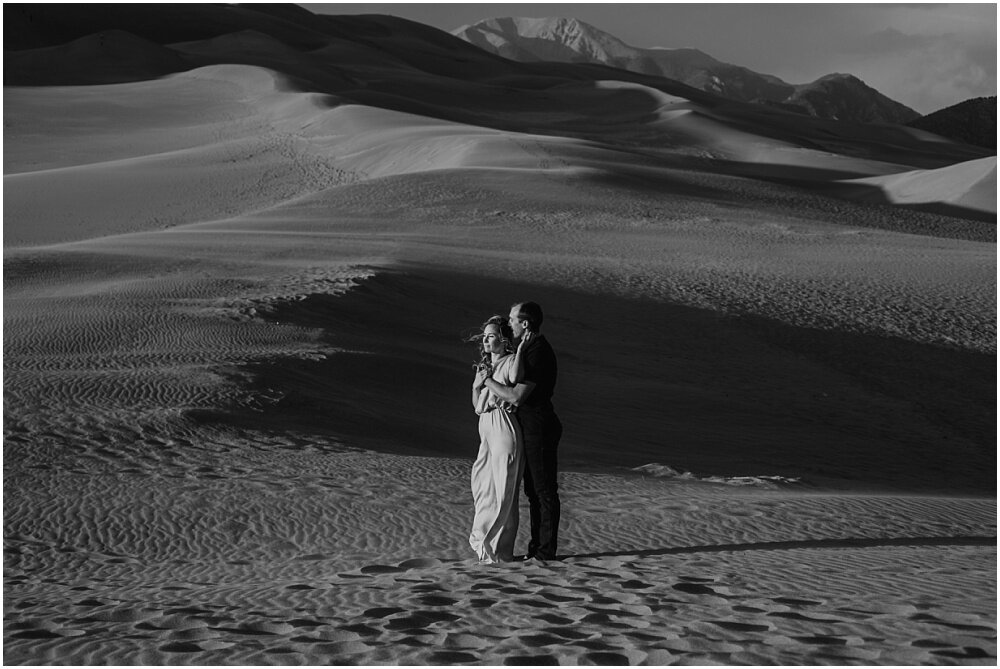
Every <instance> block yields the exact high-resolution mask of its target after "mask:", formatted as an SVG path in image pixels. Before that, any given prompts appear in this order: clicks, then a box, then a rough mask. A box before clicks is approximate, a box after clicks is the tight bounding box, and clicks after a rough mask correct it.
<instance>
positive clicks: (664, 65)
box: [453, 18, 920, 123]
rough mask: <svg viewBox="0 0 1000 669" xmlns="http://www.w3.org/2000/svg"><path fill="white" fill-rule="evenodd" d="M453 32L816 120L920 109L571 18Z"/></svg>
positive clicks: (868, 91)
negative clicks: (636, 39)
mask: <svg viewBox="0 0 1000 669" xmlns="http://www.w3.org/2000/svg"><path fill="white" fill-rule="evenodd" d="M453 34H454V35H456V36H458V37H461V38H462V39H464V40H467V41H469V42H470V43H472V44H475V45H476V46H478V47H480V48H482V49H485V50H487V51H490V52H492V53H496V54H497V55H500V56H504V57H505V58H510V59H511V60H517V61H520V62H537V61H555V62H563V63H597V64H601V65H607V66H610V67H615V68H618V69H622V70H629V71H632V72H639V73H642V74H650V75H654V76H660V77H666V78H668V79H674V80H676V81H680V82H682V83H685V84H687V85H688V86H691V87H693V88H697V89H700V90H703V91H708V92H710V93H714V94H716V95H720V96H722V97H726V98H730V99H732V100H739V101H741V102H754V103H758V104H765V105H770V106H775V107H779V108H781V109H784V110H786V111H793V112H799V113H802V114H808V115H810V116H818V117H820V118H827V119H836V120H840V121H854V122H857V123H907V122H908V121H912V120H914V119H917V118H919V117H920V114H919V113H917V112H915V111H914V110H912V109H910V108H909V107H907V106H905V105H902V104H900V103H898V102H896V101H894V100H891V99H889V98H888V97H886V96H884V95H882V94H881V93H879V92H878V91H876V90H875V89H874V88H871V87H870V86H868V85H866V84H865V83H864V82H863V81H861V80H860V79H858V78H857V77H855V76H852V75H850V74H829V75H826V76H824V77H821V78H819V79H817V80H816V81H814V82H812V83H808V84H801V85H793V84H789V83H786V82H784V81H782V80H781V79H779V78H777V77H775V76H772V75H769V74H759V73H757V72H753V71H752V70H749V69H747V68H745V67H740V66H737V65H732V64H730V63H723V62H721V61H718V60H715V59H714V58H712V57H711V56H709V55H708V54H705V53H703V52H701V51H699V50H697V49H664V48H654V49H643V48H638V47H633V46H629V45H627V44H625V43H624V42H622V41H621V40H619V39H618V38H617V37H614V36H613V35H610V34H608V33H606V32H604V31H602V30H599V29H597V28H595V27H593V26H591V25H588V24H586V23H584V22H582V21H578V20H576V19H566V18H544V19H531V18H494V19H486V20H484V21H480V22H478V23H475V24H473V25H469V26H463V27H461V28H458V29H456V30H455V31H453Z"/></svg>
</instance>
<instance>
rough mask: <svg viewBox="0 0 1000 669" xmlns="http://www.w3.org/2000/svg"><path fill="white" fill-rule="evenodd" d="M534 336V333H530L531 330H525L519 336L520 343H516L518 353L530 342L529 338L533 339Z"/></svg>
mask: <svg viewBox="0 0 1000 669" xmlns="http://www.w3.org/2000/svg"><path fill="white" fill-rule="evenodd" d="M534 336H535V333H534V332H532V331H531V330H525V331H524V334H522V335H521V341H520V342H518V344H517V350H518V351H520V350H521V349H523V348H524V347H525V346H527V345H528V342H530V341H531V338H532V337H534Z"/></svg>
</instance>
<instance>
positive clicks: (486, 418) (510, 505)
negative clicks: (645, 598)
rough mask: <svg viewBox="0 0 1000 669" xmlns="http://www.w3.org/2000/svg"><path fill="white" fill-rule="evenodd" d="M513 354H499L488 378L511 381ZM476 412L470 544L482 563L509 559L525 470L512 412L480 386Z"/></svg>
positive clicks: (509, 382)
mask: <svg viewBox="0 0 1000 669" xmlns="http://www.w3.org/2000/svg"><path fill="white" fill-rule="evenodd" d="M513 361H514V356H513V355H508V356H507V357H505V358H502V359H501V360H500V361H499V362H497V364H496V365H495V366H494V369H493V379H494V380H496V381H497V382H498V383H501V384H504V385H513V383H514V378H513V376H514V369H513V366H512V364H511V363H512V362H513ZM476 413H478V414H479V437H480V443H479V455H478V457H477V458H476V461H475V463H474V464H473V465H472V498H473V501H474V503H475V509H476V511H475V516H474V517H473V520H472V534H471V535H470V536H469V544H470V545H471V546H472V549H473V550H474V551H476V554H477V555H478V556H479V560H480V561H481V562H510V561H511V560H513V559H514V539H515V538H516V536H517V525H518V509H517V495H518V488H519V487H520V485H521V476H522V474H523V473H524V454H523V450H524V448H523V446H522V444H521V428H520V426H519V425H518V422H517V417H516V416H515V415H514V414H511V413H508V412H506V411H504V410H503V409H501V408H499V407H497V398H496V396H495V395H494V394H493V393H491V392H490V391H489V390H487V389H486V388H484V389H483V390H482V391H481V392H480V395H479V401H478V402H477V405H476Z"/></svg>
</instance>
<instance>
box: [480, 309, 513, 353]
mask: <svg viewBox="0 0 1000 669" xmlns="http://www.w3.org/2000/svg"><path fill="white" fill-rule="evenodd" d="M513 339H514V331H513V330H512V329H511V327H510V325H509V324H508V323H507V319H505V318H504V317H503V316H491V317H490V318H489V319H487V321H486V322H485V323H483V335H482V342H483V353H490V354H492V353H509V352H510V351H511V350H512V345H511V342H512V340H513Z"/></svg>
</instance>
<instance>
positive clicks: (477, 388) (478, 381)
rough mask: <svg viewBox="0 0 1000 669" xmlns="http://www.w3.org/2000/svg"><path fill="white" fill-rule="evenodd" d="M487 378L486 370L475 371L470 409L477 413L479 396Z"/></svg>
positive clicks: (481, 368)
mask: <svg viewBox="0 0 1000 669" xmlns="http://www.w3.org/2000/svg"><path fill="white" fill-rule="evenodd" d="M488 378H489V377H488V376H487V372H486V369H485V368H483V367H480V368H479V369H477V370H476V378H474V379H473V380H472V407H473V408H474V409H475V410H476V411H477V412H478V411H479V396H480V395H481V394H482V392H483V388H484V387H485V384H486V379H488Z"/></svg>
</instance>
